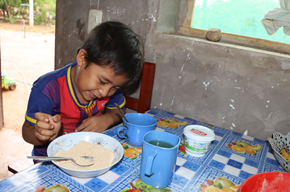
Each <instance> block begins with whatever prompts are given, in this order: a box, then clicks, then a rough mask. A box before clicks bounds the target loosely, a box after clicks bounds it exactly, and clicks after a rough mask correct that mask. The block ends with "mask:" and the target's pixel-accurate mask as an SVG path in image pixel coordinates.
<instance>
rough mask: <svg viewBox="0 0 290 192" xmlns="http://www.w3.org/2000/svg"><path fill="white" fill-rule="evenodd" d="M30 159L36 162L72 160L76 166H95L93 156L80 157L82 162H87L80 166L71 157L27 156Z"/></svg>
mask: <svg viewBox="0 0 290 192" xmlns="http://www.w3.org/2000/svg"><path fill="white" fill-rule="evenodd" d="M27 158H29V159H35V160H41V161H49V160H54V161H59V160H72V161H73V162H74V163H75V164H76V165H78V166H81V167H88V166H91V165H93V164H94V157H92V156H80V158H81V160H84V161H82V162H85V163H84V164H79V163H77V162H76V160H75V159H73V158H71V157H45V156H27Z"/></svg>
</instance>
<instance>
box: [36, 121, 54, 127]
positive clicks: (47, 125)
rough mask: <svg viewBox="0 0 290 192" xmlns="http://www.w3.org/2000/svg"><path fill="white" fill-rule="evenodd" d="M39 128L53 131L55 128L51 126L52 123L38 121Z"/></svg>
mask: <svg viewBox="0 0 290 192" xmlns="http://www.w3.org/2000/svg"><path fill="white" fill-rule="evenodd" d="M36 125H37V127H39V128H41V129H53V128H54V126H53V125H51V124H50V123H46V122H43V121H37V122H36Z"/></svg>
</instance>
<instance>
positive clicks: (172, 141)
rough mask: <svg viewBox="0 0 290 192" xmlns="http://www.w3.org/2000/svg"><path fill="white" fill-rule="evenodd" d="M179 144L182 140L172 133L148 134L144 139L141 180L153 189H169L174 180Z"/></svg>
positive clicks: (156, 132)
mask: <svg viewBox="0 0 290 192" xmlns="http://www.w3.org/2000/svg"><path fill="white" fill-rule="evenodd" d="M179 144H180V138H179V137H178V136H176V135H173V134H171V133H168V132H163V131H150V132H148V133H146V134H145V135H144V137H143V148H142V157H141V170H140V180H141V181H142V182H144V183H146V184H148V185H151V186H153V187H157V188H164V187H167V186H168V185H169V184H170V183H171V181H172V179H173V174H174V171H175V164H176V159H177V153H178V147H179Z"/></svg>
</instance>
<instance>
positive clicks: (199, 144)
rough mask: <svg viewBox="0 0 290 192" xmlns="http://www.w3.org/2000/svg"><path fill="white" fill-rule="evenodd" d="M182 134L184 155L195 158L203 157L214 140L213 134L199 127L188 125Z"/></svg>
mask: <svg viewBox="0 0 290 192" xmlns="http://www.w3.org/2000/svg"><path fill="white" fill-rule="evenodd" d="M183 134H184V146H185V151H186V153H187V154H189V155H191V156H195V157H202V156H204V155H205V154H206V152H207V151H208V148H209V146H210V144H211V142H212V141H213V140H214V139H215V134H214V132H213V131H212V130H211V129H209V128H207V127H204V126H201V125H188V126H186V127H185V128H184V131H183Z"/></svg>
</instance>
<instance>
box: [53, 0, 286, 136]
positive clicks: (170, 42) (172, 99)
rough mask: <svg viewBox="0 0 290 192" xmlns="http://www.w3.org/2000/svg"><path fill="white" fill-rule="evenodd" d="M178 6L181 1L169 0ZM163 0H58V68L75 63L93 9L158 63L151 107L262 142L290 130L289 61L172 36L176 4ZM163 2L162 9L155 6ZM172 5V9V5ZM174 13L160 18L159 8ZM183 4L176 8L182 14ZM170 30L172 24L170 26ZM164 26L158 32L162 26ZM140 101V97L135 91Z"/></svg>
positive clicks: (177, 21) (246, 50) (275, 54)
mask: <svg viewBox="0 0 290 192" xmlns="http://www.w3.org/2000/svg"><path fill="white" fill-rule="evenodd" d="M174 2H175V3H176V2H178V3H179V1H174ZM163 3H164V1H162V0H161V3H160V1H159V0H147V1H144V0H121V1H120V0H99V1H98V0H90V1H89V0H74V1H57V13H56V15H57V17H56V43H55V48H56V52H55V68H56V69H57V68H60V67H62V66H64V65H66V64H68V63H70V62H72V61H74V60H75V57H76V52H77V49H78V48H79V46H81V44H82V42H83V40H84V38H85V36H86V34H87V23H88V13H89V10H90V9H99V10H102V11H103V21H108V20H118V21H121V22H123V23H125V24H128V25H130V26H131V28H132V29H133V30H134V31H135V32H137V33H138V34H140V35H141V36H142V37H143V39H144V43H145V60H146V61H148V62H153V63H156V65H157V67H156V75H155V82H154V90H153V99H152V104H151V107H152V108H153V107H157V108H160V109H164V110H166V111H171V112H173V113H177V114H179V115H182V116H186V117H190V118H193V119H196V120H200V121H203V122H207V123H210V124H214V125H217V126H220V127H223V128H226V129H231V130H234V131H237V132H240V133H243V132H244V131H245V130H249V135H250V136H254V137H257V138H260V139H266V137H267V136H271V135H272V133H273V132H274V131H279V132H281V133H284V134H286V133H287V132H288V131H289V130H290V129H289V125H290V118H289V110H288V109H289V108H290V102H289V100H290V97H289V95H290V94H289V92H290V84H289V82H290V72H289V69H290V65H289V56H288V55H282V54H277V53H271V52H266V51H259V50H255V49H251V48H245V47H239V46H234V45H226V44H223V43H213V42H209V41H206V40H204V39H197V38H188V37H180V36H178V35H174V34H172V35H169V34H162V33H160V31H166V29H165V30H164V27H165V28H166V27H167V24H168V30H167V31H169V32H171V33H172V31H173V28H172V25H171V24H172V23H177V24H178V25H180V23H182V21H181V20H176V21H174V20H172V14H175V12H174V11H175V10H176V9H174V7H170V6H169V7H166V6H164V5H163ZM160 4H161V5H160ZM175 6H176V4H175ZM167 9H168V10H170V11H169V12H170V13H172V14H171V16H170V15H169V16H168V18H170V19H171V20H166V19H164V15H163V13H164V10H165V11H166V10H167ZM186 10H187V8H186V1H184V0H181V3H180V11H181V12H186ZM170 26H171V27H170ZM162 27H163V28H162ZM134 96H136V97H138V92H136V93H135V94H134Z"/></svg>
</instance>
